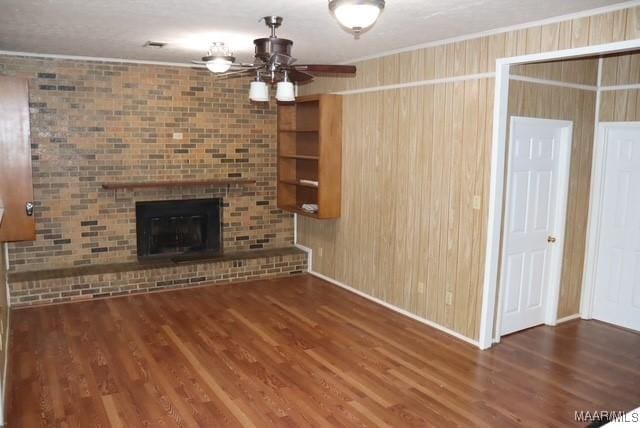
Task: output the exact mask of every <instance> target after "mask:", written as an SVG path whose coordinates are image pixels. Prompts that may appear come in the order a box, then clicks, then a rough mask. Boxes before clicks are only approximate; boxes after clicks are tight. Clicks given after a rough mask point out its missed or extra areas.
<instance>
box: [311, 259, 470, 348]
mask: <svg viewBox="0 0 640 428" xmlns="http://www.w3.org/2000/svg"><path fill="white" fill-rule="evenodd" d="M309 273H310V274H311V275H313V276H315V277H317V278H320V279H323V280H325V281H327V282H330V283H331V284H333V285H336V286H338V287H340V288H342V289H344V290H347V291H349V292H351V293H353V294H356V295H358V296H360V297H364V298H365V299H367V300H370V301H372V302H374V303H377V304H379V305H381V306H384V307H385V308H387V309H391V310H392V311H394V312H397V313H399V314H400V315H404V316H405V317H408V318H411V319H413V320H415V321H418V322H420V323H422V324H425V325H428V326H429V327H433V328H435V329H436V330H440V331H441V332H443V333H446V334H448V335H450V336H453V337H455V338H456V339H459V340H462V341H463V342H467V343H469V344H471V345H474V346H476V347H478V348H480V343H479V342H478V341H477V340H473V339H470V338H468V337H467V336H464V335H462V334H460V333H458V332H456V331H453V330H451V329H449V328H447V327H444V326H442V325H440V324H437V323H435V322H433V321H430V320H428V319H426V318H422V317H419V316H417V315H415V314H412V313H411V312H408V311H406V310H404V309H401V308H399V307H397V306H394V305H392V304H390V303H387V302H385V301H384V300H380V299H378V298H376V297H373V296H370V295H369V294H366V293H363V292H362V291H360V290H356V289H355V288H353V287H349V286H348V285H346V284H343V283H341V282H340V281H336V280H335V279H333V278H329V277H328V276H325V275H323V274H321V273H318V272H314V271H313V270H311V269H309Z"/></svg>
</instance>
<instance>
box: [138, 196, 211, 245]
mask: <svg viewBox="0 0 640 428" xmlns="http://www.w3.org/2000/svg"><path fill="white" fill-rule="evenodd" d="M221 221H222V199H220V198H215V199H189V200H178V201H154V202H137V203H136V235H137V238H138V257H140V258H145V257H153V256H162V255H166V256H175V255H176V254H198V253H203V254H215V253H219V252H220V250H221V243H222V226H221V224H222V223H221Z"/></svg>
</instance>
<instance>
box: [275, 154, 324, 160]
mask: <svg viewBox="0 0 640 428" xmlns="http://www.w3.org/2000/svg"><path fill="white" fill-rule="evenodd" d="M280 157H281V158H287V159H304V160H319V159H320V156H308V155H280Z"/></svg>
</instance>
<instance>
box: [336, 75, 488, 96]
mask: <svg viewBox="0 0 640 428" xmlns="http://www.w3.org/2000/svg"><path fill="white" fill-rule="evenodd" d="M494 76H495V73H493V72H487V73H477V74H465V75H462V76H452V77H443V78H440V79H429V80H417V81H415V82H406V83H395V84H392V85H381V86H370V87H368V88H360V89H350V90H345V91H337V92H332V94H336V95H353V94H363V93H366V92H378V91H388V90H391V89H403V88H415V87H416V86H430V85H441V84H443V83H452V82H463V81H466V80H479V79H491V78H493V77H494Z"/></svg>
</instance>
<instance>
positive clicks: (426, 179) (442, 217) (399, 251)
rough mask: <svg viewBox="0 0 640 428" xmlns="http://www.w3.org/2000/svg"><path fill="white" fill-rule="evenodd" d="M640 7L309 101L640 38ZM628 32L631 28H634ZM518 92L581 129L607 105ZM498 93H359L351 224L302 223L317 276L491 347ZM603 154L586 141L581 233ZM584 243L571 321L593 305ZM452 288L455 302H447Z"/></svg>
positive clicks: (353, 118) (358, 82) (352, 84)
mask: <svg viewBox="0 0 640 428" xmlns="http://www.w3.org/2000/svg"><path fill="white" fill-rule="evenodd" d="M639 9H640V8H632V9H627V10H623V11H619V12H614V13H610V14H606V16H594V17H586V18H581V19H577V20H572V21H565V22H561V23H556V24H549V25H545V26H543V27H539V28H529V29H523V30H519V31H515V32H508V33H503V34H495V35H491V36H486V37H482V38H478V39H472V40H467V41H462V42H457V43H454V44H448V45H439V46H433V47H429V48H424V49H419V50H415V51H412V52H405V53H400V54H394V55H389V56H387V57H383V58H374V59H370V60H367V61H363V62H360V63H357V64H356V65H357V66H358V74H357V76H356V77H355V78H334V77H328V78H316V79H315V81H314V82H312V83H310V84H307V85H303V86H302V87H301V92H302V93H304V94H312V93H318V92H332V91H344V90H347V89H349V90H354V89H364V88H375V87H377V86H380V85H391V84H397V83H406V82H411V81H419V80H425V79H436V78H444V77H451V76H461V75H465V74H471V73H482V72H492V71H495V61H496V59H497V58H502V57H509V56H514V55H521V54H525V53H534V52H540V51H548V50H556V49H567V48H571V47H578V46H586V45H589V44H596V43H607V42H612V41H616V40H619V39H620V37H622V38H624V39H631V38H637V37H640V28H639V18H638V10H639ZM619 23H624V26H623V27H624V28H623V29H621V28H619V27H620V26H619V25H618V24H619ZM612 26H616V28H615V29H614V28H612ZM534 70H535V72H536V73H544V75H545V76H547V75H548V76H550V77H554V78H555V77H559V78H560V79H561V80H563V79H567V80H566V81H569V82H573V81H576V82H578V83H583V84H594V83H595V74H594V71H593V70H590V69H589V68H588V66H587V64H586V63H584V64H583V63H580V62H575V63H571V64H565V65H564V66H560V67H559V68H555V69H553V70H548V69H545V68H544V67H540V66H538V68H537V69H536V68H535V67H534ZM576 79H577V80H576ZM512 85H514V86H515V87H516V88H517V90H518V91H520V92H519V93H520V94H521V95H522V96H523V97H527V99H528V100H529V101H531V100H532V99H533V100H535V101H532V102H527V103H524V102H522V103H521V104H517V105H519V107H521V108H522V109H523V112H524V113H522V114H525V113H526V114H529V115H535V114H536V112H537V111H539V110H540V109H542V108H543V107H544V106H545V103H549V102H550V103H551V104H552V105H554V106H557V109H558V114H560V113H561V114H562V116H564V117H569V116H571V117H573V118H574V119H572V120H574V121H576V122H586V121H587V118H588V117H589V114H590V113H589V111H588V106H589V105H590V103H591V102H592V101H593V99H594V97H595V93H593V92H591V91H578V90H569V92H567V93H565V92H564V90H563V89H561V88H546V89H544V91H542V92H541V94H542V95H540V96H537V95H535V94H534V92H532V89H531V88H525V87H524V86H525V85H522V84H521V82H512ZM493 92H494V81H493V79H483V80H478V81H469V82H461V83H455V84H454V83H448V84H439V85H434V86H420V87H416V88H404V89H395V90H387V91H384V92H382V91H378V92H368V93H361V94H353V95H348V96H346V97H345V99H344V103H345V104H344V128H345V129H344V139H343V141H344V145H343V151H344V152H343V155H344V158H343V178H342V182H343V201H342V206H343V214H342V217H341V218H340V219H338V220H336V221H330V222H320V221H315V220H313V219H307V218H299V223H298V234H299V241H300V243H301V244H304V245H307V246H309V247H311V248H313V249H314V253H313V257H314V260H313V266H314V270H316V271H317V272H320V273H322V274H324V275H327V276H329V277H332V278H334V279H336V280H338V281H340V282H343V283H345V284H347V285H349V286H351V287H354V288H356V289H358V290H360V291H362V292H365V293H367V294H370V295H372V296H374V297H377V298H380V299H382V300H385V301H387V302H389V303H392V304H394V305H397V306H399V307H401V308H403V309H405V310H408V311H410V312H412V313H415V314H416V315H418V316H421V317H424V318H427V319H429V320H432V321H434V322H436V323H438V324H441V325H443V326H446V327H449V328H451V329H453V330H455V331H456V332H459V333H461V334H464V335H466V336H468V337H470V338H474V339H477V338H478V329H479V314H480V305H481V301H482V281H483V275H484V270H483V268H484V257H485V254H484V252H485V245H486V232H487V231H486V228H487V200H488V195H489V172H490V171H489V163H490V146H491V133H492V114H493ZM583 92H584V93H583ZM532 97H533V98H532ZM638 98H640V97H636V99H638ZM549 100H550V101H549ZM570 100H573V102H574V103H573V104H572V103H571V102H570ZM629 102H630V101H629V98H627V102H626V103H627V104H629ZM592 109H593V107H592ZM638 110H640V109H638ZM591 112H593V110H591ZM581 113H582V116H581ZM590 117H593V115H591V116H590ZM592 127H593V124H592ZM592 127H591V129H589V126H588V125H584V126H580V127H578V129H577V130H576V131H575V132H576V135H574V138H576V141H577V140H578V139H579V140H580V141H582V142H584V141H588V140H589V138H590V137H592V135H591V134H592V132H593V129H592ZM590 150H591V146H590V145H588V144H586V143H584V144H579V145H578V147H577V148H576V151H575V152H574V153H572V161H573V162H574V165H575V168H576V170H577V173H578V176H579V178H577V179H575V178H574V182H573V183H572V186H573V187H572V189H574V191H573V192H572V195H573V196H572V197H573V199H570V202H569V203H570V205H571V212H572V213H573V214H572V215H573V216H574V217H573V218H574V219H575V226H572V227H576V228H578V229H580V228H583V227H584V226H583V221H585V218H584V217H581V216H583V215H584V214H583V211H584V207H585V206H586V205H585V204H586V202H585V201H586V200H587V199H586V194H587V192H588V183H587V182H586V181H585V178H584V177H586V176H587V175H588V174H589V173H590V171H588V170H589V168H590V161H589V160H590V156H591V152H590ZM474 196H478V197H479V200H480V209H479V210H478V209H474V208H473V197H474ZM572 233H573V232H572ZM578 235H579V233H578V232H575V233H573V234H572V238H571V242H572V243H571V244H569V243H567V245H570V246H571V248H570V249H569V250H568V253H570V254H572V257H573V258H572V259H571V260H572V261H571V262H569V267H568V268H567V270H566V271H564V272H563V281H568V283H570V284H571V285H570V286H568V288H567V289H566V290H565V289H564V288H563V294H562V296H561V307H560V309H559V313H560V314H568V313H569V312H571V313H575V310H573V308H574V307H576V303H577V299H576V296H579V294H576V293H579V287H578V286H577V284H579V281H578V278H577V274H576V272H577V271H578V269H577V266H578V265H580V263H579V258H580V257H582V255H581V254H583V253H584V249H583V245H584V244H583V242H581V240H580V238H579V237H578ZM574 253H575V254H579V256H578V255H573V254H574ZM579 270H580V272H581V266H580V269H579ZM421 284H423V285H424V292H421V286H420V285H421ZM447 291H449V292H451V297H452V304H451V305H447V304H446V298H447Z"/></svg>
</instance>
